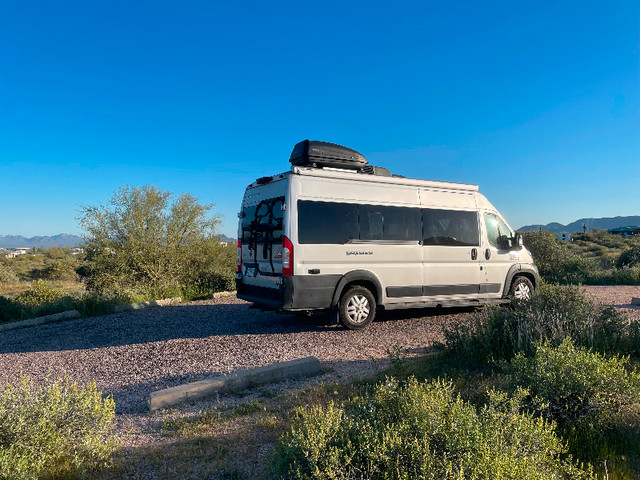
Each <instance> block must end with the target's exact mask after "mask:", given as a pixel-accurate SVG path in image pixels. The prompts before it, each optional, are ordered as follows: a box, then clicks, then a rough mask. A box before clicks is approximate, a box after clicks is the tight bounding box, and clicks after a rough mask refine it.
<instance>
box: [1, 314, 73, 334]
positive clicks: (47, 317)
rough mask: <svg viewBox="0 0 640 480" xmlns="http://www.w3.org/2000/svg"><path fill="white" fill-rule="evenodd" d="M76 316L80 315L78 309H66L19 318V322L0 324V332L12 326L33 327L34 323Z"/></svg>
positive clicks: (11, 328)
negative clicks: (49, 313) (51, 313)
mask: <svg viewBox="0 0 640 480" xmlns="http://www.w3.org/2000/svg"><path fill="white" fill-rule="evenodd" d="M78 317H80V312H79V311H77V310H67V311H66V312H61V313H54V314H53V315H45V316H44V317H36V318H29V319H27V320H21V321H19V322H11V323H6V324H4V325H0V332H5V331H7V330H13V329H14V328H22V327H34V326H36V325H42V324H44V323H51V322H58V321H60V320H69V319H72V318H78Z"/></svg>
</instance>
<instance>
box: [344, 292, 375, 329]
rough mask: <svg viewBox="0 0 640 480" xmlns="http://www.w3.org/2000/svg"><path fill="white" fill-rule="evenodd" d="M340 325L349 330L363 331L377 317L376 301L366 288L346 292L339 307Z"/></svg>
mask: <svg viewBox="0 0 640 480" xmlns="http://www.w3.org/2000/svg"><path fill="white" fill-rule="evenodd" d="M338 313H339V317H340V323H342V325H344V326H345V327H347V328H348V329H349V330H362V329H363V328H365V327H366V326H367V325H369V324H370V323H371V322H373V318H374V317H375V315H376V300H375V298H374V297H373V294H372V293H371V292H370V291H369V290H368V289H366V288H365V287H360V286H356V287H353V288H350V289H349V290H347V291H346V292H345V294H344V295H343V296H342V299H341V300H340V305H339V307H338Z"/></svg>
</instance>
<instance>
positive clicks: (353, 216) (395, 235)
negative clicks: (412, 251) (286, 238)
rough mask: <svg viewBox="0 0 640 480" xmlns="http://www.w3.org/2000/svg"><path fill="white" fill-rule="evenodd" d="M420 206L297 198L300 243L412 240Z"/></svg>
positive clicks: (417, 230) (417, 227)
mask: <svg viewBox="0 0 640 480" xmlns="http://www.w3.org/2000/svg"><path fill="white" fill-rule="evenodd" d="M421 231H422V226H421V220H420V209H418V208H405V207H386V206H379V205H356V204H349V203H331V202H311V201H307V200H300V201H298V240H299V241H300V243H325V244H344V243H346V242H348V241H349V240H352V239H353V240H390V241H415V242H417V241H418V240H420V237H421Z"/></svg>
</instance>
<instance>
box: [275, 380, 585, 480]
mask: <svg viewBox="0 0 640 480" xmlns="http://www.w3.org/2000/svg"><path fill="white" fill-rule="evenodd" d="M526 395H527V393H526V392H525V391H523V390H518V391H517V392H516V394H515V395H513V396H512V397H511V398H509V397H508V396H507V395H506V394H504V393H499V392H496V391H493V392H491V393H490V395H489V397H490V400H489V403H488V404H487V405H485V406H484V407H483V408H482V409H481V410H480V411H479V412H478V411H477V410H476V408H475V407H474V406H472V405H471V404H469V403H467V402H464V401H463V400H462V399H460V397H458V396H456V395H455V394H454V391H453V387H452V384H451V383H449V382H445V381H434V382H431V383H420V382H418V381H417V380H415V378H410V379H408V381H407V382H406V383H399V382H398V381H397V380H394V379H387V381H386V382H384V383H380V384H378V385H377V386H376V387H375V390H374V391H373V392H372V393H371V394H370V395H366V396H363V397H358V398H355V399H354V400H352V401H351V402H349V403H348V404H347V405H345V406H340V405H336V404H333V403H330V404H329V405H328V406H326V407H308V408H301V409H298V410H297V411H296V418H295V420H294V421H293V425H292V427H291V430H290V431H289V432H288V433H287V434H286V435H285V436H283V437H282V438H281V439H280V441H279V443H278V446H277V449H276V452H275V454H274V470H275V473H276V475H278V476H279V477H280V478H287V479H312V478H314V479H321V478H322V479H329V478H334V479H360V478H367V479H452V480H453V479H463V478H474V479H479V480H480V479H496V478H500V479H514V480H515V479H518V480H521V479H545V480H546V479H582V478H592V476H591V474H590V472H587V471H584V470H582V469H581V468H578V467H577V466H576V465H575V464H574V463H573V462H572V460H571V458H570V457H568V456H566V455H565V454H566V448H565V446H564V445H563V443H562V441H561V440H560V439H559V438H558V437H557V436H556V435H555V433H554V429H553V426H552V425H551V424H549V423H547V422H546V421H544V420H542V419H540V418H534V417H532V416H531V415H529V414H526V413H521V411H520V410H521V402H522V399H523V398H524V397H525V396H526Z"/></svg>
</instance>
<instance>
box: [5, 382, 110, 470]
mask: <svg viewBox="0 0 640 480" xmlns="http://www.w3.org/2000/svg"><path fill="white" fill-rule="evenodd" d="M114 414H115V405H114V403H113V400H112V399H111V398H110V397H107V398H104V399H103V398H102V394H101V393H100V392H99V391H97V390H96V386H95V384H94V383H91V384H90V385H88V386H87V387H82V388H81V387H79V386H78V385H77V384H75V383H70V382H69V381H68V380H67V379H59V380H56V381H55V382H53V383H51V384H50V385H48V386H46V387H36V386H34V385H33V384H32V383H31V382H30V381H29V380H28V379H26V378H24V377H23V378H21V379H20V382H19V383H18V384H17V385H10V384H9V385H7V386H6V388H5V389H4V392H3V393H2V394H1V396H0V479H2V480H9V479H12V480H13V479H21V480H22V479H23V480H28V479H37V478H42V477H60V476H71V475H80V474H83V473H86V472H88V471H90V470H92V469H95V468H99V467H102V466H104V465H106V464H108V463H109V461H110V459H111V455H112V453H113V451H114V450H115V448H116V440H115V438H114V437H113V436H112V434H111V430H112V428H113V420H114Z"/></svg>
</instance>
